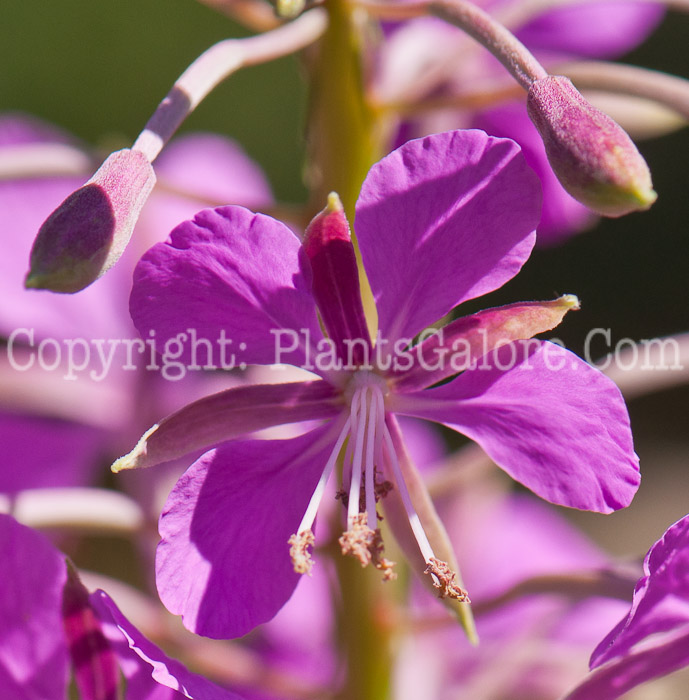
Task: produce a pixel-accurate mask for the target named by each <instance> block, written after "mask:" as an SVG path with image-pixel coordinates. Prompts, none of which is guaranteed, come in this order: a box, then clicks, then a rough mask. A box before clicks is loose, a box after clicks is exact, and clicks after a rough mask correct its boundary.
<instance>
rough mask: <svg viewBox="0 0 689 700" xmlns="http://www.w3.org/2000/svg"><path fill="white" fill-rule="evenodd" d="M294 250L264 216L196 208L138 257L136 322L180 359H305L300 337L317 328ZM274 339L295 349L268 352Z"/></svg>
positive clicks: (291, 238) (284, 232) (294, 243)
mask: <svg viewBox="0 0 689 700" xmlns="http://www.w3.org/2000/svg"><path fill="white" fill-rule="evenodd" d="M300 248H301V244H300V242H299V240H298V239H297V237H296V236H295V235H294V234H293V233H292V232H291V231H290V230H289V229H288V228H287V227H286V226H285V225H284V224H282V223H280V222H279V221H276V220H275V219H271V218H270V217H268V216H263V215H262V214H254V213H252V212H250V211H249V210H248V209H244V208H242V207H235V206H229V207H219V208H217V209H206V210H204V211H202V212H199V213H198V214H197V215H196V217H195V218H194V220H193V221H185V222H184V223H182V224H180V225H179V226H178V227H177V228H176V229H175V230H174V231H173V232H172V234H171V235H170V238H169V239H168V240H167V241H166V242H165V243H158V244H157V245H155V246H154V247H153V248H151V250H149V251H148V252H147V253H146V254H145V255H144V257H143V258H142V259H141V261H140V262H139V264H138V265H137V267H136V270H135V271H134V287H133V289H132V295H131V300H130V310H131V314H132V318H133V319H134V323H135V325H136V327H137V328H138V329H139V331H140V332H141V334H142V335H143V336H144V337H146V335H147V334H150V333H152V332H153V331H154V332H155V338H156V341H157V343H158V347H163V348H166V347H167V348H168V349H169V351H170V352H171V353H174V354H175V359H176V360H179V361H181V362H187V363H194V362H195V361H196V362H197V363H199V364H204V363H206V362H207V360H208V356H209V352H210V353H211V356H212V362H211V364H214V365H215V366H216V367H219V366H222V365H227V364H229V363H230V360H231V359H234V361H235V363H236V364H240V363H242V362H243V363H246V364H272V363H275V362H287V363H290V364H295V365H298V366H303V365H304V364H305V363H306V357H305V346H306V345H307V344H308V338H310V339H311V340H313V341H314V342H315V341H317V340H318V339H319V338H321V334H320V330H319V327H318V320H317V317H316V308H315V305H314V302H313V298H312V297H311V294H310V279H309V276H310V270H309V269H308V268H306V269H302V264H303V261H302V258H301V255H300ZM190 329H191V330H190ZM279 331H283V332H284V333H285V334H286V337H282V336H278V335H276V333H277V332H279ZM180 334H182V335H180ZM307 337H308V338H307ZM223 343H224V359H223V352H222V350H223ZM278 344H279V346H280V347H281V348H283V349H287V348H292V347H293V348H294V350H293V351H292V352H287V351H285V353H284V354H282V356H281V357H276V345H278ZM209 346H210V348H211V350H210V351H209V350H208V347H209ZM194 348H196V353H194V352H193V351H194ZM180 350H181V352H180V353H179V354H177V353H178V351H180ZM195 355H196V357H195ZM198 358H200V359H198Z"/></svg>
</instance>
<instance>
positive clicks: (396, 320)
mask: <svg viewBox="0 0 689 700" xmlns="http://www.w3.org/2000/svg"><path fill="white" fill-rule="evenodd" d="M540 201H541V196H540V187H539V184H538V179H537V178H536V176H535V175H534V174H533V172H532V171H531V170H530V168H529V167H528V166H527V165H526V163H525V161H524V159H523V157H522V156H521V154H520V152H519V148H518V146H517V145H516V144H515V143H514V142H512V141H508V140H505V139H496V138H493V137H489V136H487V135H486V134H485V133H483V132H481V131H453V132H448V133H444V134H435V135H432V136H428V137H425V138H423V139H418V140H415V141H409V142H407V143H406V144H404V145H403V146H402V147H400V148H398V149H397V150H396V151H393V152H392V153H391V154H390V155H388V156H386V157H385V158H383V160H381V161H380V162H379V163H377V164H376V165H374V166H373V168H371V170H370V172H369V174H368V176H367V178H366V180H365V182H364V184H363V187H362V190H361V195H360V197H359V201H358V203H357V208H356V222H355V230H356V233H357V237H358V241H359V247H360V249H361V255H362V258H363V261H364V266H365V268H366V272H367V274H368V277H369V281H370V283H371V287H372V289H373V294H374V297H375V299H376V305H377V309H378V323H379V328H380V331H381V334H382V336H383V337H385V338H387V339H388V340H389V341H391V342H392V341H394V340H396V339H397V338H412V337H413V336H414V335H416V334H417V333H418V332H419V331H421V330H423V329H424V328H426V327H428V326H429V325H430V324H432V323H434V322H435V321H437V320H438V319H440V318H441V317H442V316H444V315H445V314H446V313H448V312H449V311H450V310H451V309H452V308H453V307H455V306H456V305H457V304H459V303H460V302H462V301H465V300H466V299H471V298H474V297H477V296H480V295H482V294H486V293H487V292H490V291H492V290H494V289H497V288H498V287H500V286H501V285H502V284H504V283H505V282H506V281H507V280H509V279H511V278H512V277H513V276H514V275H515V274H516V273H517V272H518V271H519V269H520V268H521V266H522V265H523V264H524V262H525V260H526V259H527V258H528V256H529V253H530V252H531V248H532V247H533V243H534V239H535V235H534V229H535V228H536V225H537V223H538V215H539V210H540Z"/></svg>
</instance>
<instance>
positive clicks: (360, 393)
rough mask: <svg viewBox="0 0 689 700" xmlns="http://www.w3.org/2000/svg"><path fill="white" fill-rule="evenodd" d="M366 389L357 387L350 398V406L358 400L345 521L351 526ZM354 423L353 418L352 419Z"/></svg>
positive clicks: (355, 508)
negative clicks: (351, 398)
mask: <svg viewBox="0 0 689 700" xmlns="http://www.w3.org/2000/svg"><path fill="white" fill-rule="evenodd" d="M366 390H367V387H366V386H364V387H363V388H361V389H358V390H357V391H356V393H355V394H354V398H353V400H352V408H353V407H354V403H355V402H357V400H358V416H357V419H356V428H355V438H356V439H355V443H354V454H353V456H352V480H351V483H350V486H349V503H348V504H347V522H348V524H349V526H350V527H351V525H352V523H353V522H354V520H355V519H356V517H357V516H358V515H359V498H360V495H361V463H362V457H363V450H364V434H365V431H366ZM352 425H354V418H353V419H352Z"/></svg>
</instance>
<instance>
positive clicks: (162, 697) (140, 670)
mask: <svg viewBox="0 0 689 700" xmlns="http://www.w3.org/2000/svg"><path fill="white" fill-rule="evenodd" d="M90 601H91V604H92V605H93V607H94V608H95V609H96V610H97V611H98V614H99V616H100V618H101V620H102V622H103V627H104V630H105V633H106V635H107V636H108V639H109V641H110V643H111V645H112V647H113V649H114V650H115V653H116V654H117V655H118V657H119V659H120V664H121V667H122V671H123V672H124V675H125V678H126V679H127V696H126V697H127V700H144V699H145V700H175V699H176V698H183V697H184V698H196V699H197V700H240V698H239V696H238V695H235V694H234V693H231V692H230V691H229V690H225V689H224V688H221V687H220V686H218V685H216V684H215V683H211V682H210V681H209V680H206V679H205V678H203V677H202V676H199V675H197V674H195V673H191V671H189V670H188V669H187V668H186V667H185V666H184V665H183V664H181V663H180V662H179V661H175V660H174V659H171V658H170V657H169V656H167V655H166V654H164V653H163V652H162V651H161V650H160V649H159V648H158V647H157V646H156V645H155V644H153V643H152V642H150V641H149V640H148V639H146V637H144V635H143V634H141V632H139V630H138V629H137V628H136V627H134V625H133V624H132V623H131V622H129V620H127V618H126V617H125V616H124V615H123V614H122V613H121V612H120V610H119V608H118V607H117V605H115V602H114V601H113V600H112V598H110V597H109V596H108V594H107V593H105V592H104V591H100V590H99V591H96V592H95V593H92V594H91V596H90Z"/></svg>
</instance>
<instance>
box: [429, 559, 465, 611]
mask: <svg viewBox="0 0 689 700" xmlns="http://www.w3.org/2000/svg"><path fill="white" fill-rule="evenodd" d="M424 573H425V574H430V575H431V576H432V578H433V585H434V586H435V587H436V588H437V589H438V598H454V600H458V601H459V602H460V603H470V602H471V601H470V600H469V596H468V595H467V592H466V591H465V590H464V589H462V588H461V587H460V586H459V584H458V583H457V574H456V573H455V572H454V571H452V569H450V566H449V564H448V563H447V562H444V561H441V560H440V559H436V558H435V557H433V558H432V559H431V560H430V561H429V562H428V566H427V567H426V569H425V571H424Z"/></svg>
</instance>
